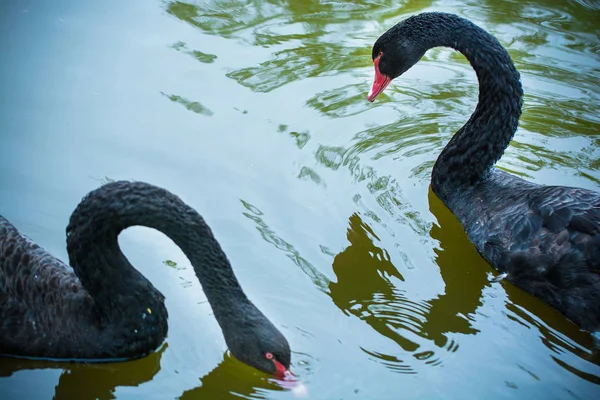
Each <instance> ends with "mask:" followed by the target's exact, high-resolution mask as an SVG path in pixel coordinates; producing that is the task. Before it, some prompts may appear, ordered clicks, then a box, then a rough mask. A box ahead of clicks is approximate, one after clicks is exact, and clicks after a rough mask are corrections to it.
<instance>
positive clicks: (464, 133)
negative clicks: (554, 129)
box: [368, 12, 600, 334]
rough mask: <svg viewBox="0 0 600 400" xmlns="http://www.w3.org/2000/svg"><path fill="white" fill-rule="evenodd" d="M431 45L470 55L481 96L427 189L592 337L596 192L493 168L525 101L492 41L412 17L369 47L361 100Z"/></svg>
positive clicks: (597, 262)
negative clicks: (371, 68) (370, 68)
mask: <svg viewBox="0 0 600 400" xmlns="http://www.w3.org/2000/svg"><path fill="white" fill-rule="evenodd" d="M437 46H446V47H451V48H453V49H455V50H458V51H460V52H461V53H462V54H464V55H465V57H466V58H467V59H468V60H469V62H470V63H471V66H472V67H473V68H474V69H475V72H476V74H477V79H478V81H479V102H478V103H477V107H476V108H475V111H474V112H473V114H472V115H471V118H469V120H468V122H467V123H466V124H465V125H464V126H463V127H462V128H460V129H459V130H458V132H456V134H455V135H454V136H453V137H452V139H451V140H450V142H449V143H448V145H447V146H446V147H445V148H444V150H443V151H442V153H441V154H440V156H439V157H438V159H437V161H436V163H435V165H434V167H433V171H432V174H431V181H432V183H431V187H432V190H433V191H434V193H435V194H436V195H437V196H438V197H439V198H440V199H441V200H442V201H443V202H444V204H446V206H447V207H448V208H449V209H450V210H451V211H452V212H453V213H454V215H456V217H457V218H458V219H459V221H460V222H461V223H462V225H463V227H464V229H465V231H466V233H467V235H468V236H469V239H470V240H471V242H472V243H473V244H474V245H475V247H476V248H477V250H478V251H479V253H480V254H481V255H482V256H483V257H484V258H485V259H486V260H487V261H488V262H489V263H490V264H491V265H492V266H493V267H494V268H496V269H497V270H498V271H499V272H501V273H502V274H501V276H506V279H508V280H509V281H511V282H512V283H514V284H515V285H517V286H519V287H520V288H522V289H524V290H525V291H527V292H529V293H530V294H532V295H534V296H537V297H539V298H540V299H542V300H543V301H545V302H546V303H548V304H550V305H551V306H553V307H554V308H556V309H557V310H559V311H560V312H562V313H563V314H564V315H565V316H566V317H567V318H569V319H570V320H571V321H573V322H575V323H576V324H577V325H579V326H580V327H581V328H583V329H585V330H588V331H590V332H595V333H596V334H597V333H598V331H599V330H600V193H598V192H594V191H591V190H586V189H581V188H574V187H564V186H543V185H537V184H534V183H531V182H528V181H525V180H523V179H521V178H519V177H517V176H514V175H511V174H508V173H506V172H504V171H501V170H498V169H496V168H494V164H495V163H496V161H498V160H499V159H500V157H501V156H502V154H503V153H504V150H505V149H506V148H507V147H508V145H509V142H510V141H511V139H512V137H513V136H514V134H515V131H516V130H517V125H518V123H519V117H520V115H521V106H522V102H523V100H522V98H523V90H522V88H521V83H520V77H519V73H518V71H517V69H516V68H515V66H514V64H513V62H512V60H511V58H510V56H509V54H508V52H507V51H506V50H505V49H504V48H503V47H502V45H501V44H500V43H499V42H498V40H496V38H494V37H493V36H492V35H491V34H489V33H488V32H486V31H485V30H483V29H482V28H480V27H478V26H477V25H475V24H473V23H472V22H470V21H468V20H466V19H464V18H461V17H459V16H457V15H453V14H446V13H439V12H431V13H422V14H418V15H415V16H412V17H410V18H408V19H406V20H404V21H402V22H400V23H398V24H397V25H395V26H394V27H392V28H391V29H389V30H388V31H387V32H385V33H384V34H383V35H382V36H381V37H379V39H377V41H376V42H375V44H374V45H373V53H372V58H373V63H374V65H375V79H374V82H373V87H372V89H371V91H370V92H369V94H368V100H369V101H373V100H374V99H375V97H377V95H379V94H380V93H381V92H382V91H383V90H384V89H385V87H386V86H387V85H388V84H389V83H390V81H391V80H392V79H394V78H397V77H398V76H400V75H402V74H403V73H404V72H406V71H407V70H408V69H409V68H411V67H412V66H413V65H414V64H415V63H417V61H419V59H420V58H421V57H422V56H423V55H424V54H425V52H426V51H427V50H428V49H430V48H432V47H437Z"/></svg>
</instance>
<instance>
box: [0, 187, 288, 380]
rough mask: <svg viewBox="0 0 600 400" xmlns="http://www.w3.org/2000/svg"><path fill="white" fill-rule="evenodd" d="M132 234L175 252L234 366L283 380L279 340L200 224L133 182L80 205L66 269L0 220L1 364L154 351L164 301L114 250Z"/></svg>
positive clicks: (181, 207)
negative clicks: (184, 261) (188, 268)
mask: <svg viewBox="0 0 600 400" xmlns="http://www.w3.org/2000/svg"><path fill="white" fill-rule="evenodd" d="M135 225H140V226H146V227H150V228H154V229H157V230H158V231H160V232H162V233H164V234H165V235H167V236H168V237H169V238H171V239H172V240H173V242H175V244H177V245H178V246H179V247H180V248H181V249H182V250H183V252H184V253H185V255H186V256H187V257H188V259H189V260H190V263H191V264H192V266H193V267H194V271H195V272H196V276H197V277H198V279H199V281H200V283H201V285H202V288H203V290H204V293H205V294H206V297H207V298H208V301H209V302H210V305H211V307H212V310H213V312H214V315H215V317H216V319H217V322H218V323H219V325H220V327H221V330H222V331H223V335H224V337H225V342H226V344H227V346H228V348H229V350H230V351H231V353H232V354H233V356H234V357H236V358H237V359H238V360H240V361H242V362H244V363H246V364H248V365H250V366H252V367H255V368H257V369H259V370H261V371H264V372H267V373H270V374H273V375H274V376H277V377H279V378H288V377H289V376H291V373H290V372H289V371H288V369H289V366H290V348H289V345H288V342H287V340H286V338H285V337H284V336H283V335H282V334H281V332H280V331H279V330H278V329H277V328H276V327H275V326H274V325H273V324H272V323H271V322H270V321H269V320H268V319H267V318H266V317H265V316H264V314H263V313H262V312H261V311H260V310H259V309H258V308H257V307H256V306H254V305H253V304H252V302H251V301H250V300H249V299H248V298H247V297H246V295H245V293H244V291H243V290H242V288H241V286H240V284H239V283H238V280H237V279H236V277H235V275H234V273H233V270H232V269H231V266H230V264H229V261H228V259H227V257H226V255H225V253H224V252H223V250H222V249H221V246H220V245H219V243H218V242H217V240H216V239H215V237H214V236H213V234H212V231H211V229H210V228H209V226H208V225H207V224H206V222H205V221H204V219H203V218H202V217H201V216H200V215H199V214H198V213H197V212H196V211H195V210H194V209H192V208H191V207H189V206H188V205H186V204H185V203H184V202H183V201H182V200H181V199H179V197H177V196H175V195H173V194H172V193H170V192H168V191H167V190H165V189H161V188H159V187H156V186H152V185H149V184H146V183H141V182H113V183H109V184H106V185H103V186H102V187H100V188H98V189H96V190H94V191H92V192H91V193H89V194H88V195H87V196H86V197H85V198H84V199H83V200H82V201H81V203H80V204H79V205H78V206H77V208H76V209H75V211H74V212H73V214H72V215H71V219H70V222H69V225H68V227H67V250H68V253H69V261H70V264H71V266H70V267H69V266H67V265H66V264H64V263H63V262H62V261H60V260H58V259H56V258H54V257H53V256H52V255H50V254H49V253H47V252H46V251H45V250H44V249H42V248H41V247H39V246H38V245H37V244H35V243H33V242H32V241H31V240H29V239H28V238H27V237H25V236H23V235H21V234H20V233H19V232H18V231H17V229H16V228H15V227H14V226H13V225H12V224H11V223H10V222H8V220H6V219H5V218H3V217H2V216H0V354H1V355H9V356H22V357H33V358H38V357H41V358H51V359H65V360H75V361H114V360H124V359H132V358H139V357H142V356H144V355H147V354H148V353H150V352H152V351H153V350H155V349H156V348H157V347H158V346H159V345H160V344H161V343H162V342H163V340H164V339H165V336H166V334H167V309H166V307H165V304H164V297H163V295H162V294H161V293H160V292H159V291H158V290H157V289H156V288H155V287H154V286H153V285H152V284H151V283H150V282H149V281H148V280H147V279H146V278H145V277H144V276H143V275H142V274H141V273H139V272H138V271H137V270H136V269H135V268H134V267H133V266H132V265H131V264H130V263H129V261H128V260H127V258H126V257H125V256H124V255H123V253H122V252H121V250H120V248H119V244H118V242H117V237H118V236H119V233H120V232H121V231H123V230H124V229H126V228H128V227H130V226H135ZM290 379H292V378H290Z"/></svg>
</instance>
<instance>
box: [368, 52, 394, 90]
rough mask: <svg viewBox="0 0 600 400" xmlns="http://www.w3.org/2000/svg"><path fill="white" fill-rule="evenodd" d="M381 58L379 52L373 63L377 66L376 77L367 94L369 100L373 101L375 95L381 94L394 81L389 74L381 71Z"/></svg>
mask: <svg viewBox="0 0 600 400" xmlns="http://www.w3.org/2000/svg"><path fill="white" fill-rule="evenodd" d="M380 58H381V54H379V55H378V56H377V57H376V58H375V59H374V60H373V65H374V67H375V79H374V80H373V87H372V88H371V90H370V91H369V95H368V96H367V100H369V101H373V100H375V97H377V96H379V94H380V93H381V92H383V90H384V89H385V88H386V87H387V85H389V84H390V82H391V81H392V80H391V79H390V77H389V76H386V75H383V74H382V73H381V72H379V59H380Z"/></svg>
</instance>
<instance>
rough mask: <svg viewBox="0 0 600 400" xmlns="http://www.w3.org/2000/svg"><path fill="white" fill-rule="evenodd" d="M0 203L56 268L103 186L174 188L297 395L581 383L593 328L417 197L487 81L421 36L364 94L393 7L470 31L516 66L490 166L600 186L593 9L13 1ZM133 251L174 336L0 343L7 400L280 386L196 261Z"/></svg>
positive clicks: (434, 203)
mask: <svg viewBox="0 0 600 400" xmlns="http://www.w3.org/2000/svg"><path fill="white" fill-rule="evenodd" d="M0 10H1V12H0V57H1V58H0V76H1V79H2V84H1V87H2V89H1V90H0V140H1V142H0V143H1V145H0V213H1V214H2V215H4V216H5V217H7V218H8V219H9V220H11V221H12V222H13V223H14V224H15V225H16V226H17V227H18V228H19V229H20V230H21V231H22V232H23V233H25V234H26V235H28V236H29V237H31V238H32V239H33V240H34V241H36V242H38V243H39V244H41V245H42V246H43V247H45V248H46V249H47V250H48V251H50V252H51V253H52V254H54V255H56V256H57V257H59V258H61V259H63V260H67V259H68V256H67V254H66V246H65V227H66V225H67V222H68V218H69V216H70V213H71V212H72V211H73V209H74V208H75V206H76V205H77V203H78V202H79V200H80V199H81V198H82V197H83V196H84V195H85V194H86V193H87V192H88V191H90V190H92V189H94V188H96V187H98V186H99V185H101V184H102V182H106V181H108V180H113V179H127V180H142V181H147V182H149V183H153V184H155V185H158V186H162V187H165V188H167V189H169V190H171V191H172V192H174V193H176V194H177V195H179V196H180V197H182V198H183V199H184V200H185V201H186V202H187V203H188V204H190V205H191V206H192V207H194V208H195V209H197V210H198V211H199V212H200V213H201V214H202V215H203V216H204V217H205V219H206V220H207V222H208V223H209V224H210V225H211V227H212V229H213V231H214V233H215V235H216V237H217V238H218V240H219V241H220V243H221V244H222V246H223V248H224V250H225V252H226V253H227V254H228V257H229V258H230V260H231V262H232V265H233V268H234V270H235V272H236V274H237V276H238V278H239V279H240V282H241V284H242V286H243V287H244V289H245V291H246V293H247V294H248V296H249V297H250V298H251V299H252V301H253V302H254V303H255V304H256V305H257V306H258V307H259V308H260V309H261V310H263V312H264V313H265V314H266V315H267V316H268V317H269V318H270V319H271V320H272V321H273V322H274V324H275V325H276V326H278V327H279V328H280V329H281V331H282V332H283V333H284V334H285V336H286V337H287V338H288V340H289V342H290V344H291V347H292V350H293V356H292V357H293V364H292V365H293V368H292V369H293V371H294V372H295V374H296V375H297V376H298V377H299V379H300V380H301V381H302V382H303V383H304V384H305V385H306V387H307V388H308V398H311V399H400V398H406V399H445V398H447V399H452V398H456V399H458V398H460V399H482V398H511V399H516V398H520V399H532V398H540V399H542V398H543V399H590V398H599V397H598V395H599V394H600V386H599V385H600V356H599V355H598V354H597V353H595V352H594V351H593V350H592V349H593V347H592V340H591V337H590V335H589V334H587V333H584V332H581V331H579V329H577V327H575V326H574V325H573V324H572V323H570V322H569V321H567V320H566V319H565V318H564V317H562V316H561V315H560V314H558V313H557V312H556V311H554V310H552V309H551V308H549V307H548V306H546V305H544V304H542V303H541V302H540V301H538V300H536V299H534V298H532V297H531V296H529V295H527V294H526V293H524V292H522V291H521V290H519V289H517V288H515V287H514V286H512V285H511V284H510V283H507V282H502V283H495V284H492V283H490V282H489V278H488V274H490V273H492V272H493V270H492V269H491V267H490V266H489V265H487V264H486V263H485V262H484V261H483V260H482V259H481V257H480V256H479V255H478V254H477V253H476V251H475V250H474V248H473V246H472V245H471V244H470V243H469V242H468V240H467V238H466V236H465V234H464V233H463V231H462V228H461V226H460V225H459V223H458V222H457V220H456V219H455V218H454V217H453V216H452V214H451V213H450V212H449V211H448V210H447V209H446V208H445V207H444V205H443V204H442V203H441V202H440V201H439V200H438V199H437V198H436V197H435V196H434V195H433V194H432V193H431V191H430V189H429V175H430V172H431V167H432V165H433V162H434V161H435V159H436V157H437V155H438V154H439V153H440V151H441V150H442V148H443V146H444V145H445V144H446V143H447V142H448V140H449V139H450V137H451V136H452V134H453V132H455V131H456V130H457V129H458V128H459V127H460V126H461V125H462V124H463V123H464V122H465V121H466V120H467V119H468V117H469V115H470V113H471V112H472V111H473V109H474V107H475V104H476V101H477V93H478V86H477V80H476V77H475V74H474V72H473V71H472V69H471V67H470V65H469V64H468V62H467V61H466V60H465V59H464V57H462V56H461V55H460V54H459V53H456V52H454V51H452V50H450V49H443V48H437V49H433V50H431V51H429V52H428V53H427V54H426V55H425V57H424V59H423V60H422V61H421V62H420V63H418V64H417V65H416V66H415V67H414V68H413V69H411V70H410V71H409V72H408V73H406V74H405V75H404V76H403V77H401V78H399V79H397V80H395V81H394V82H393V83H392V84H391V85H390V86H389V87H388V89H387V90H386V92H385V93H384V94H383V95H381V96H380V97H379V98H378V99H377V100H376V101H375V103H369V102H367V101H366V94H367V92H368V90H369V88H370V85H371V82H372V73H373V70H372V62H371V57H370V54H371V46H372V44H373V42H374V41H375V40H376V39H377V37H378V36H379V35H380V34H382V33H383V32H384V31H385V30H387V29H388V28H389V27H391V26H392V25H393V24H395V23H396V22H398V21H400V20H401V19H403V18H405V17H406V16H408V15H411V14H415V13H418V12H422V11H431V10H439V11H448V12H454V13H457V14H460V15H462V16H465V17H467V18H469V19H471V20H473V21H474V22H476V23H477V24H479V25H481V26H483V27H484V28H486V29H487V30H489V31H490V32H492V33H493V34H494V35H496V36H497V38H498V39H499V40H500V42H501V43H502V44H503V45H505V46H506V47H507V48H508V49H509V52H510V54H511V56H512V57H513V59H514V60H515V63H516V65H517V68H518V69H519V70H520V72H521V74H522V81H523V85H524V90H525V93H526V96H525V105H524V112H523V117H522V119H521V124H520V128H519V130H518V132H517V135H516V137H515V139H514V140H513V142H512V143H511V146H510V147H509V148H508V150H507V152H506V154H505V155H504V157H503V158H502V159H501V161H500V163H499V166H500V167H501V168H503V169H505V170H508V171H511V172H513V173H515V174H518V175H520V176H523V177H525V178H527V179H529V180H531V181H534V182H538V183H542V184H562V185H575V186H580V187H585V188H588V189H593V190H600V135H599V132H600V129H599V126H600V118H599V117H598V105H599V100H600V39H599V31H598V21H599V20H600V8H599V7H598V3H597V2H595V1H593V0H570V1H569V0H560V1H559V0H553V1H549V0H543V1H542V0H539V1H534V0H531V1H527V2H523V1H519V0H513V1H491V0H471V1H452V0H449V1H445V0H444V1H442V0H440V1H434V0H430V1H426V0H414V1H411V0H404V1H392V0H356V1H341V0H338V1H324V0H321V1H316V0H287V1H283V0H246V1H242V0H227V1H218V0H206V1H196V2H191V1H190V2H189V3H188V2H178V1H142V0H138V1H122V0H104V1H96V2H92V1H68V0H53V1H44V0H37V1H28V0H11V1H3V2H2V4H1V5H0ZM120 243H121V245H122V247H123V250H124V252H125V253H126V254H127V256H128V257H129V258H130V260H131V262H132V264H133V265H135V266H136V267H137V268H138V269H139V270H140V271H141V272H142V273H143V274H144V275H145V276H147V277H148V278H149V279H150V280H151V281H152V282H153V283H154V284H155V286H156V287H157V288H158V289H159V290H161V291H162V293H164V294H165V296H166V303H167V307H168V309H169V315H170V319H169V334H168V337H167V339H166V341H165V343H164V344H163V346H162V347H161V348H160V349H159V350H158V351H157V352H156V353H154V354H152V355H150V356H148V357H146V358H143V359H140V360H136V361H132V362H125V363H110V364H95V365H81V364H68V363H67V364H61V363H50V362H40V361H30V360H16V359H10V358H0V398H2V399H3V400H7V399H50V398H54V399H112V398H117V399H130V398H143V399H173V398H181V399H186V400H188V399H228V398H256V399H292V398H296V395H295V394H294V393H292V392H291V391H289V390H286V389H284V388H281V387H280V386H279V385H278V384H276V383H275V382H273V381H271V380H270V379H269V378H268V377H267V376H265V375H264V374H262V373H260V372H257V371H255V370H253V369H252V368H250V367H246V366H245V365H243V364H241V363H240V362H238V361H237V360H235V359H233V358H232V357H231V356H230V355H229V354H228V353H227V349H226V346H225V342H224V340H223V337H222V334H221V331H220V329H219V327H218V325H217V323H216V321H215V320H214V317H213V316H212V312H211V308H210V306H209V304H208V303H207V302H206V298H205V296H204V294H203V292H202V290H201V287H200V284H199V283H198V281H197V280H196V277H195V275H194V273H193V270H192V268H191V266H190V264H189V261H188V260H187V259H186V257H185V256H184V255H183V253H182V252H181V251H180V250H179V249H178V248H177V247H176V246H175V245H174V244H173V243H172V242H171V241H170V240H169V239H168V238H166V237H165V236H164V235H162V234H160V233H158V232H156V231H153V230H150V229H147V228H139V227H137V228H131V229H129V230H127V231H126V232H124V233H123V234H122V235H121V237H120Z"/></svg>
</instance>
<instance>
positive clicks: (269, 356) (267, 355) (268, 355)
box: [265, 353, 273, 360]
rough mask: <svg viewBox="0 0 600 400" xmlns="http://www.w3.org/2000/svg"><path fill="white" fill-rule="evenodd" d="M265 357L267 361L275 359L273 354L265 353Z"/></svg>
mask: <svg viewBox="0 0 600 400" xmlns="http://www.w3.org/2000/svg"><path fill="white" fill-rule="evenodd" d="M265 357H267V360H272V359H273V353H265Z"/></svg>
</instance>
